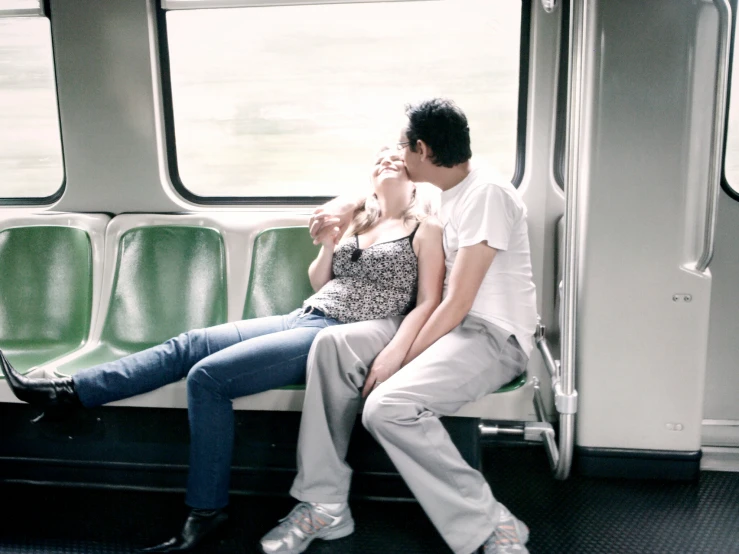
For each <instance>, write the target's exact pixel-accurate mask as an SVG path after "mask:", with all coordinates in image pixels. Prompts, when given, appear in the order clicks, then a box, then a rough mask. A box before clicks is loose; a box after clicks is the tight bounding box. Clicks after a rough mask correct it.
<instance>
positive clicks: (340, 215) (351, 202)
mask: <svg viewBox="0 0 739 554" xmlns="http://www.w3.org/2000/svg"><path fill="white" fill-rule="evenodd" d="M365 198H366V197H365V196H364V195H363V196H359V195H345V196H338V197H336V198H334V199H333V200H331V201H329V202H326V203H325V204H324V205H323V206H319V207H318V208H316V210H315V211H314V212H313V215H312V216H311V218H310V221H309V222H308V225H309V227H310V236H311V237H313V244H322V243H323V244H325V243H326V241H327V239H328V238H329V237H331V238H333V240H334V244H337V243H338V242H339V240H340V239H341V237H343V236H344V233H345V232H346V229H347V227H349V224H350V223H351V221H352V217H353V215H354V212H355V211H356V209H357V208H358V207H359V206H361V205H362V202H364V200H365Z"/></svg>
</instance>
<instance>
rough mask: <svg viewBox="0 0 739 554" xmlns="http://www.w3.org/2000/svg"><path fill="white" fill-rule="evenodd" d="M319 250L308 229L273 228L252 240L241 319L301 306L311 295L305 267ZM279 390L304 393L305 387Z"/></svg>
mask: <svg viewBox="0 0 739 554" xmlns="http://www.w3.org/2000/svg"><path fill="white" fill-rule="evenodd" d="M319 250H320V246H316V245H314V244H313V240H312V239H311V238H310V234H309V233H308V228H307V227H275V228H273V229H266V230H264V231H262V232H261V233H259V234H258V235H257V237H256V238H255V239H254V248H253V251H252V258H251V271H250V272H249V288H248V289H247V291H246V301H245V302H244V314H243V317H244V319H252V318H255V317H266V316H270V315H283V314H288V313H290V312H292V311H293V310H295V309H297V308H299V307H300V306H302V305H303V301H304V300H305V299H306V298H308V297H309V296H310V295H311V294H313V288H312V287H311V285H310V280H309V279H308V266H310V264H311V262H312V261H313V260H315V259H316V256H317V255H318V251H319ZM282 388H283V389H287V390H303V389H304V388H305V387H304V386H303V385H290V386H287V387H282Z"/></svg>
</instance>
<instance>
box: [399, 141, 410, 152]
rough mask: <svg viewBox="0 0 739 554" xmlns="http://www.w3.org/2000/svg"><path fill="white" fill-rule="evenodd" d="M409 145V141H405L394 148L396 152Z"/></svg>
mask: <svg viewBox="0 0 739 554" xmlns="http://www.w3.org/2000/svg"><path fill="white" fill-rule="evenodd" d="M410 143H411V141H406V142H399V143H398V144H397V146H396V148H397V149H398V150H402V149H403V148H405V147H406V146H408V145H409V144H410Z"/></svg>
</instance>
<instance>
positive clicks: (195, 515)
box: [139, 510, 228, 552]
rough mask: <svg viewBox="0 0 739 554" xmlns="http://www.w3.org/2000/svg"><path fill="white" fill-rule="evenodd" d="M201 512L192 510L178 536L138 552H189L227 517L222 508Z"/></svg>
mask: <svg viewBox="0 0 739 554" xmlns="http://www.w3.org/2000/svg"><path fill="white" fill-rule="evenodd" d="M203 512H204V511H202V510H192V511H191V512H190V515H189V516H187V521H185V526H184V527H183V528H182V532H181V533H180V535H179V536H177V537H172V538H171V539H169V540H168V541H167V542H163V543H162V544H158V545H156V546H152V547H150V548H142V549H140V550H139V552H189V551H190V550H192V549H194V548H195V547H196V546H197V545H198V544H200V543H201V542H202V541H203V539H204V538H205V537H206V536H208V535H210V534H211V533H213V531H215V530H216V529H217V528H218V527H220V526H221V525H223V523H225V522H226V520H227V519H228V516H227V515H226V514H225V513H224V512H223V510H212V511H208V512H206V513H205V514H204V513H203Z"/></svg>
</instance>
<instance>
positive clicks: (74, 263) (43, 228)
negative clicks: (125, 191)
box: [0, 225, 92, 372]
mask: <svg viewBox="0 0 739 554" xmlns="http://www.w3.org/2000/svg"><path fill="white" fill-rule="evenodd" d="M91 314H92V247H91V243H90V237H89V236H88V234H87V232H85V231H83V230H81V229H75V228H72V227H63V226H54V225H39V226H28V227H14V228H10V229H5V230H3V231H1V232H0V348H2V349H3V351H4V352H5V354H6V355H7V357H8V360H10V362H11V363H12V364H13V366H14V367H16V369H18V371H21V372H25V371H27V370H28V369H30V368H32V367H33V366H36V365H41V364H44V363H46V362H49V361H51V360H54V359H56V358H59V357H60V356H64V355H66V354H69V353H70V352H73V351H74V350H76V349H78V348H79V347H80V346H82V345H83V344H84V342H85V341H86V340H87V336H88V334H89V330H90V319H91Z"/></svg>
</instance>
